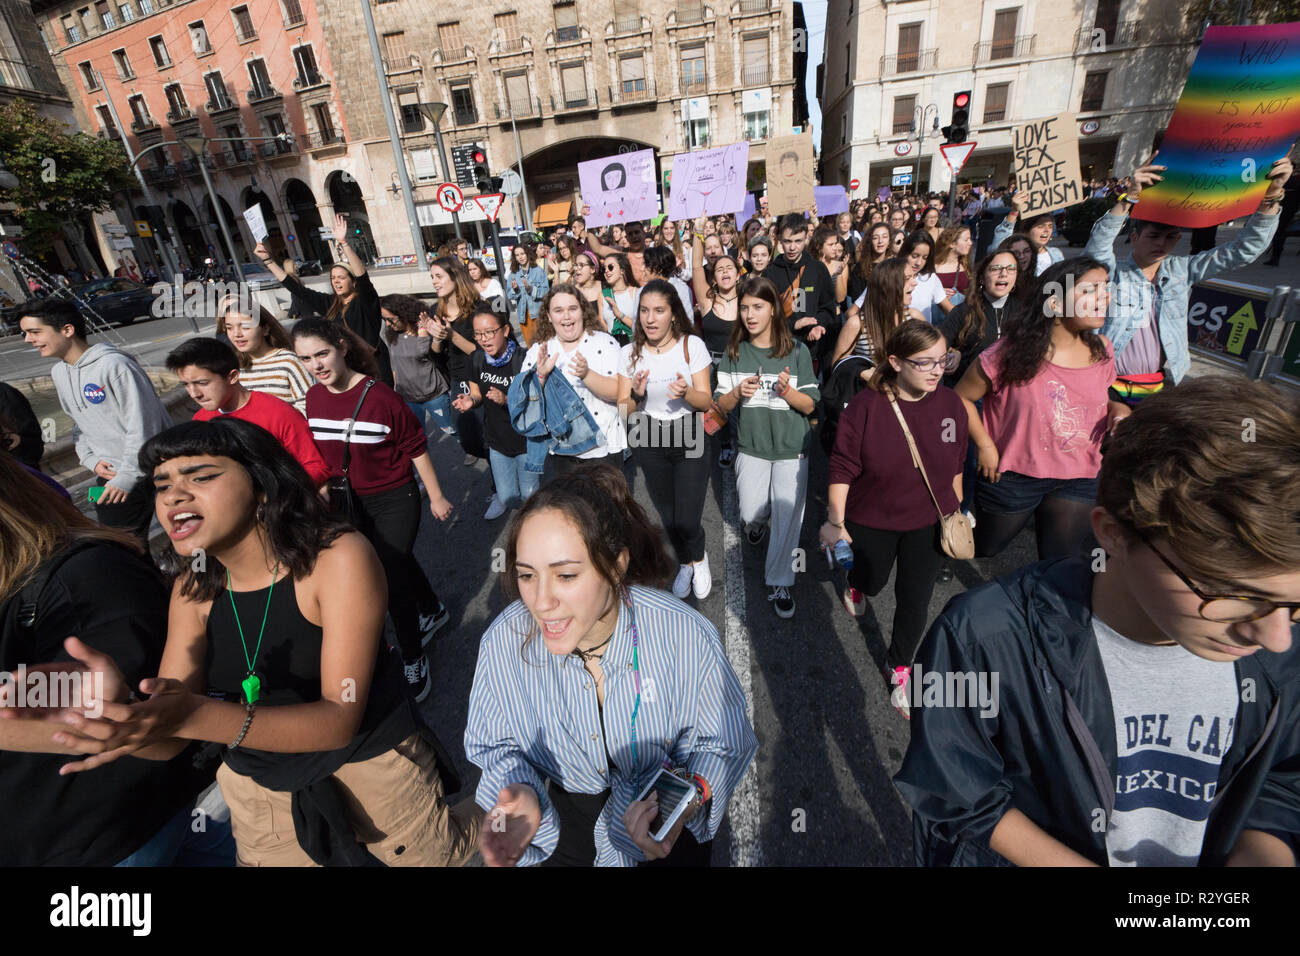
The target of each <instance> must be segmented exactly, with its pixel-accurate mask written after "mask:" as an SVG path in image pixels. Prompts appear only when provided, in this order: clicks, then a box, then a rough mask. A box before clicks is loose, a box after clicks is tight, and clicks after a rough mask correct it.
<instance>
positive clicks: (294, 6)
mask: <svg viewBox="0 0 1300 956" xmlns="http://www.w3.org/2000/svg"><path fill="white" fill-rule="evenodd" d="M280 5H281V6H282V7H283V8H284V25H285V26H286V27H292V26H296V25H297V24H300V23H305V22H306V21H307V18H306V17H304V16H303V15H302V4H300V3H299V2H298V0H280Z"/></svg>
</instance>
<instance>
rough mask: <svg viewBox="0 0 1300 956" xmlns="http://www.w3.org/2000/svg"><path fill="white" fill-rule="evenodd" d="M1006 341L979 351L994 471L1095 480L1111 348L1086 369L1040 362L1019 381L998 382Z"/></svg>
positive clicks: (1112, 369)
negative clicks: (986, 385)
mask: <svg viewBox="0 0 1300 956" xmlns="http://www.w3.org/2000/svg"><path fill="white" fill-rule="evenodd" d="M1006 342H1007V340H1006V339H999V340H998V341H997V342H995V343H993V344H992V345H990V346H989V347H988V348H987V349H985V350H984V351H983V352H982V353H980V357H979V362H980V366H981V367H982V368H983V369H984V374H985V375H987V376H988V377H989V381H991V382H992V383H993V387H992V390H991V391H990V392H989V394H987V395H985V396H984V403H983V412H982V415H981V417H982V419H983V422H984V427H985V428H986V429H988V433H989V437H990V438H992V439H993V444H995V445H997V447H998V452H999V454H1000V456H1001V461H1000V463H999V464H998V470H999V471H1014V472H1016V473H1017V474H1021V475H1028V476H1030V477H1032V478H1060V479H1065V478H1096V477H1097V472H1099V471H1100V470H1101V440H1102V438H1103V437H1104V436H1105V433H1106V414H1107V407H1106V400H1107V394H1106V390H1107V389H1108V388H1109V387H1110V385H1111V383H1112V382H1113V381H1114V380H1115V352H1114V350H1113V349H1112V348H1111V347H1110V343H1109V342H1107V344H1106V360H1105V361H1103V362H1098V363H1097V364H1096V365H1090V366H1089V367H1088V368H1063V367H1062V366H1060V365H1053V364H1052V363H1051V362H1044V363H1043V366H1042V368H1041V369H1040V370H1039V372H1038V374H1037V375H1036V376H1034V378H1033V379H1031V380H1030V381H1028V382H1025V383H1023V384H1020V385H1012V386H1009V387H1002V386H1001V385H999V367H1000V365H1001V359H1000V355H1001V353H1002V350H1003V348H1004V347H1005V346H1006Z"/></svg>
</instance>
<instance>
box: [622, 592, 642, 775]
mask: <svg viewBox="0 0 1300 956" xmlns="http://www.w3.org/2000/svg"><path fill="white" fill-rule="evenodd" d="M623 604H624V605H625V606H626V607H627V619H628V623H629V625H630V626H631V628H632V676H633V677H634V678H635V679H636V703H634V704H633V705H632V774H633V776H634V777H635V776H636V775H637V765H638V761H637V751H636V718H637V714H638V713H640V711H641V660H640V656H639V654H638V645H639V643H640V642H639V641H638V639H637V630H636V614H634V613H633V611H632V592H630V591H629V590H628V589H627V588H624V589H623ZM638 783H639V780H638Z"/></svg>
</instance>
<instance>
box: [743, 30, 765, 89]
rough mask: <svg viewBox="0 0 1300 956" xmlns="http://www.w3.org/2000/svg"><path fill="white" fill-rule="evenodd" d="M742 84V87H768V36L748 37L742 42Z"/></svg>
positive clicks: (762, 34) (763, 34)
mask: <svg viewBox="0 0 1300 956" xmlns="http://www.w3.org/2000/svg"><path fill="white" fill-rule="evenodd" d="M740 51H741V57H742V59H741V63H742V66H741V68H740V83H741V85H742V86H766V85H767V84H768V83H769V82H770V75H769V73H768V61H767V34H766V33H760V34H758V35H757V36H748V37H745V38H744V39H742V40H741V41H740Z"/></svg>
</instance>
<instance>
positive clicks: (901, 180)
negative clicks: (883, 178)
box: [893, 172, 912, 186]
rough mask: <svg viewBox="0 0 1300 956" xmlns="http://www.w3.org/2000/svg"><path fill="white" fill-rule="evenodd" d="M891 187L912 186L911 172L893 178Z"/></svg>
mask: <svg viewBox="0 0 1300 956" xmlns="http://www.w3.org/2000/svg"><path fill="white" fill-rule="evenodd" d="M893 185H895V186H910V185H912V174H911V172H906V173H900V174H899V175H897V176H895V177H894V179H893Z"/></svg>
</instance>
